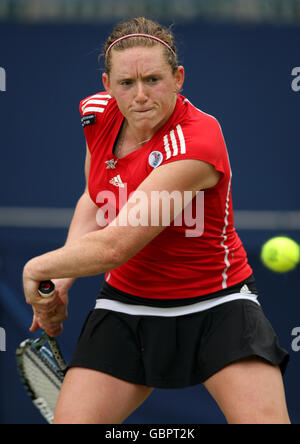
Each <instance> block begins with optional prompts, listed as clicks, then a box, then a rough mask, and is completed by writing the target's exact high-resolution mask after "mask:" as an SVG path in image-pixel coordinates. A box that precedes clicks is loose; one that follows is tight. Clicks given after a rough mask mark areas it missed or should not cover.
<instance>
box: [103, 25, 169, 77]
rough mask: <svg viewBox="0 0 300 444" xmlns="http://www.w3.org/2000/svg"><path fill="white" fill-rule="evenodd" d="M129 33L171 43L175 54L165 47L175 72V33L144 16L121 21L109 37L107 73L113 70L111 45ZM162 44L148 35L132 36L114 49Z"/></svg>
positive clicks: (120, 49) (106, 56)
mask: <svg viewBox="0 0 300 444" xmlns="http://www.w3.org/2000/svg"><path fill="white" fill-rule="evenodd" d="M129 34H148V35H152V36H154V37H157V38H159V39H161V40H163V41H164V42H165V43H167V45H169V46H170V47H171V48H172V50H173V51H174V53H175V54H173V53H172V52H171V51H170V50H169V49H168V48H167V47H164V53H165V57H166V61H167V62H168V63H169V65H170V67H171V69H172V72H173V73H175V72H176V71H177V68H178V58H177V55H176V47H175V41H174V35H173V33H172V31H171V30H170V29H167V28H164V27H163V26H161V25H160V24H159V23H157V22H154V21H152V20H148V19H146V18H144V17H138V18H133V19H132V20H129V21H127V22H123V23H119V24H118V25H117V26H116V27H115V29H114V30H113V32H112V34H111V35H110V36H109V37H108V39H107V41H106V43H105V45H104V51H103V54H102V55H103V56H104V59H105V71H106V73H107V74H109V73H110V71H111V51H109V52H108V54H106V53H107V50H108V48H109V47H110V45H111V44H112V43H113V42H114V41H116V40H118V39H119V38H121V37H124V36H126V35H129ZM155 45H160V43H158V42H157V41H155V40H153V39H151V38H147V37H130V38H128V39H124V40H121V41H120V42H118V43H116V44H115V45H114V47H113V49H115V50H117V51H123V50H124V49H128V48H133V47H137V46H142V47H151V46H155Z"/></svg>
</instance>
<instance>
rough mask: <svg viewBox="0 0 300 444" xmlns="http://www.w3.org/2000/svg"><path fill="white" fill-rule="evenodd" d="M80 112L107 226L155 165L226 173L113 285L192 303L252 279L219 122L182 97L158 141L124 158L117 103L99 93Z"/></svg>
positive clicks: (111, 278)
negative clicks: (118, 144)
mask: <svg viewBox="0 0 300 444" xmlns="http://www.w3.org/2000/svg"><path fill="white" fill-rule="evenodd" d="M80 113H81V116H82V119H81V121H82V126H83V127H84V132H85V136H86V140H87V143H88V147H89V150H90V152H91V167H90V175H89V192H90V196H91V199H92V200H93V201H94V202H95V203H96V205H97V206H98V207H99V212H98V215H97V219H98V222H99V224H100V225H103V226H104V225H105V224H107V223H110V222H111V221H112V220H113V219H114V218H115V217H116V216H117V215H118V213H119V210H120V208H121V207H122V206H123V205H124V204H125V203H126V200H127V199H128V196H130V194H131V193H132V192H134V191H135V190H136V189H137V187H138V186H139V185H140V184H141V183H142V182H143V181H144V180H145V178H146V177H147V176H148V175H149V174H150V173H151V171H153V168H159V166H160V165H164V164H166V163H170V162H174V161H178V160H183V159H198V160H202V161H204V162H208V163H210V164H212V165H213V166H214V167H215V168H216V170H217V171H219V172H221V178H220V180H219V182H218V184H217V185H216V186H214V187H212V188H210V189H207V190H204V191H200V192H199V193H198V195H197V196H196V197H195V198H194V199H193V201H192V203H191V204H190V205H189V206H188V207H187V208H185V209H184V210H183V211H182V213H181V214H180V215H179V216H178V217H177V218H176V219H175V220H174V221H173V222H172V223H171V224H169V226H167V227H166V228H165V229H164V230H163V231H162V232H161V233H160V234H159V235H158V236H157V237H156V238H154V239H153V240H152V241H151V242H150V243H149V244H148V245H146V247H144V248H143V249H142V250H141V251H139V252H138V253H137V254H136V255H135V256H134V257H132V258H131V259H130V260H128V262H126V263H125V264H124V265H122V266H120V267H118V268H116V269H114V270H111V271H110V272H108V273H106V275H105V279H106V281H107V282H109V284H110V285H112V286H113V287H115V288H117V289H119V290H121V291H124V292H126V293H129V294H132V295H134V296H140V297H141V298H151V299H168V298H170V299H185V298H192V297H197V296H206V295H209V294H211V293H215V292H217V291H219V290H222V289H225V288H228V287H230V286H232V285H235V284H238V283H239V282H242V281H243V280H245V279H247V278H248V277H249V276H250V275H251V274H252V269H251V267H250V266H249V264H248V261H247V255H246V252H245V250H244V247H243V245H242V242H241V240H240V238H239V236H238V235H237V233H236V230H235V228H234V220H233V208H232V197H231V177H232V174H231V169H230V163H229V158H228V154H227V149H226V145H225V142H224V138H223V135H222V131H221V128H220V126H219V124H218V122H217V120H216V119H215V118H214V117H212V116H210V115H208V114H206V113H204V112H202V111H200V110H198V109H197V108H195V107H194V106H193V105H192V104H191V103H190V102H189V100H188V99H186V98H185V97H183V96H182V95H179V96H178V100H177V104H176V107H175V110H174V112H173V114H172V116H171V117H170V118H169V120H168V122H167V123H166V124H165V125H164V126H163V127H162V128H161V129H160V130H159V131H158V132H157V133H156V134H155V135H154V136H153V137H152V138H151V140H149V141H148V142H147V143H146V144H145V145H144V146H143V147H141V148H139V149H138V150H136V151H134V152H132V153H130V154H129V155H127V156H125V157H123V158H121V159H118V158H117V157H116V156H115V155H114V153H113V147H114V144H115V141H116V139H117V136H118V133H119V131H120V129H121V127H122V123H123V120H124V116H123V115H122V114H121V112H120V110H119V108H118V106H117V102H116V100H115V99H114V98H111V97H110V96H109V95H108V94H107V93H102V92H100V93H97V94H94V95H92V96H89V97H88V98H86V99H84V100H82V101H81V102H80ZM186 173H187V174H189V171H188V170H187V172H186ZM174 186H175V188H176V178H174ZM187 191H188V190H187ZM193 224H194V226H193Z"/></svg>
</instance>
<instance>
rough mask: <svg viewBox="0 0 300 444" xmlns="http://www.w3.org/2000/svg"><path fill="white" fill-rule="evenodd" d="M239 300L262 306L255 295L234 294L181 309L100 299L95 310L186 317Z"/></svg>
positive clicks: (137, 314)
mask: <svg viewBox="0 0 300 444" xmlns="http://www.w3.org/2000/svg"><path fill="white" fill-rule="evenodd" d="M239 299H245V300H248V301H252V302H255V303H256V304H258V305H260V303H259V302H258V300H257V296H256V295H255V294H242V293H233V294H229V295H227V296H220V297H217V298H214V299H210V300H207V301H201V302H197V303H195V304H191V305H185V306H181V307H168V308H164V307H163V308H162V307H149V306H146V305H131V304H125V303H124V302H119V301H113V300H110V299H98V300H97V301H96V305H95V309H105V310H111V311H117V312H119V313H126V314H130V315H136V316H164V317H172V316H184V315H187V314H192V313H198V312H200V311H204V310H208V309H210V308H213V307H216V306H217V305H221V304H224V303H226V302H232V301H237V300H239Z"/></svg>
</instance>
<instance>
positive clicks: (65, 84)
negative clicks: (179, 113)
mask: <svg viewBox="0 0 300 444" xmlns="http://www.w3.org/2000/svg"><path fill="white" fill-rule="evenodd" d="M110 30H111V26H110V25H105V26H104V25H98V26H96V25H92V26H90V25H80V26H79V25H78V26H76V25H68V26H66V25H64V26H63V25H45V26H41V25H37V26H32V25H31V26H30V25H28V26H26V25H5V24H1V25H0V66H2V67H4V68H5V69H6V72H7V91H6V92H5V93H3V92H1V93H0V147H1V148H0V172H1V174H0V211H1V210H2V211H3V208H2V207H24V208H25V207H50V208H51V207H53V208H71V207H74V205H75V204H76V201H77V199H78V197H79V196H80V194H81V192H82V190H83V186H84V175H83V161H84V156H85V143H84V136H83V131H82V128H81V126H80V119H79V112H78V104H79V101H80V100H81V99H82V98H84V97H86V96H88V95H90V94H93V93H95V92H97V91H99V90H100V89H101V88H102V87H101V77H100V75H101V71H100V70H99V68H100V67H99V65H98V62H97V57H98V54H99V52H101V47H102V44H103V42H104V40H105V38H106V36H107V35H108V34H109V32H110ZM175 33H176V36H177V43H178V47H179V53H180V59H181V63H182V64H184V66H185V68H186V81H185V85H184V91H183V94H184V95H185V96H187V97H188V98H189V99H190V100H191V101H192V103H194V104H195V105H196V106H197V107H199V108H201V109H202V110H203V111H205V112H207V113H209V114H213V115H214V116H215V117H216V118H217V119H218V120H219V122H220V123H221V125H222V128H223V132H224V135H225V139H226V142H227V145H228V150H229V155H230V159H231V165H232V169H233V199H234V206H235V208H236V209H238V210H279V211H288V210H295V211H296V210H299V195H298V192H299V181H298V169H299V163H300V151H299V134H300V128H299V104H300V92H298V93H297V92H294V91H293V90H292V88H291V82H292V76H291V71H292V69H293V68H294V67H296V66H300V58H299V43H300V29H299V28H291V27H289V28H285V27H277V26H238V25H235V26H230V25H208V24H204V23H198V24H196V23H195V24H189V25H177V26H175ZM282 233H283V234H287V235H289V236H292V237H294V238H295V239H296V240H297V241H298V242H300V233H299V231H298V230H296V229H295V231H289V230H288V228H286V229H284V230H283V231H282V230H281V231H280V232H278V231H271V230H265V231H263V230H258V231H256V230H249V231H246V230H241V231H240V232H239V234H240V236H241V238H242V240H243V241H244V244H245V247H246V249H247V251H248V256H249V261H250V263H251V265H252V267H253V268H254V271H255V274H256V278H257V282H258V287H259V289H260V292H261V297H260V301H261V303H262V305H263V308H264V310H265V313H266V315H267V316H268V318H269V319H270V320H271V321H272V324H273V325H274V327H275V329H276V331H277V332H278V334H279V336H280V341H281V344H282V345H283V346H284V347H285V348H286V349H287V350H288V351H289V352H290V353H291V364H290V366H289V368H288V371H287V373H286V377H285V384H286V391H287V399H288V404H289V410H290V414H291V418H292V420H293V422H296V423H300V407H299V403H298V399H299V395H300V383H299V380H298V374H299V370H300V353H299V354H297V353H296V352H293V351H292V349H291V342H292V339H293V338H292V336H291V331H292V329H293V328H294V327H297V326H300V294H299V293H300V292H299V268H298V269H297V270H295V271H293V272H292V273H289V274H286V275H283V276H281V275H275V274H273V273H271V272H270V271H268V270H266V269H265V268H263V266H262V265H261V263H260V261H259V250H260V247H261V244H262V242H263V241H264V240H266V239H268V238H269V237H271V236H273V235H277V234H282ZM66 234H67V230H66V229H46V228H34V229H32V228H13V227H8V226H7V227H5V226H2V227H0V304H1V311H0V326H1V327H3V328H5V330H6V335H7V351H6V352H0V423H26V422H30V423H43V420H42V419H41V418H40V416H39V413H38V412H37V411H35V408H34V407H33V406H32V405H31V402H30V400H29V398H28V397H27V395H26V394H25V392H24V391H23V388H22V387H21V385H20V383H19V381H18V376H17V373H16V369H15V362H14V352H15V349H16V347H17V345H18V344H19V342H20V341H21V340H23V339H24V338H25V337H27V336H28V328H29V325H30V321H31V310H30V308H29V307H28V306H26V305H25V303H24V300H23V295H22V285H21V273H22V267H23V265H24V263H26V261H27V260H28V259H29V258H31V257H33V256H35V255H39V254H41V253H43V252H45V251H49V250H52V249H55V248H57V247H59V246H61V244H62V243H63V242H64V239H65V237H66ZM101 281H102V276H100V277H93V278H86V279H80V280H78V281H77V282H76V283H75V285H74V287H73V289H72V292H71V298H70V299H71V303H70V315H69V319H68V320H67V321H66V323H65V332H64V335H63V336H62V337H61V344H62V348H63V349H64V351H65V354H66V355H67V357H69V356H70V355H71V353H72V350H73V348H74V346H75V344H76V339H77V336H78V334H79V332H80V328H81V325H82V322H83V320H84V318H85V316H86V314H87V313H88V311H89V309H90V308H91V307H92V306H93V303H94V300H95V297H96V295H97V293H98V289H99V287H100V284H101ZM127 422H130V423H165V424H166V423H173V424H175V423H221V422H224V418H223V416H222V414H221V413H220V412H219V411H218V409H217V407H216V405H215V404H214V401H212V400H211V398H210V397H209V395H208V394H207V393H206V392H205V390H204V389H203V388H202V387H201V386H197V387H192V388H189V389H185V390H174V391H169V390H156V391H155V392H154V394H153V395H152V396H151V397H150V398H149V399H148V400H147V401H146V403H145V404H144V405H143V406H142V407H141V408H140V409H139V410H138V411H137V412H136V413H134V414H133V415H132V416H131V417H130V418H129V419H128V421H127Z"/></svg>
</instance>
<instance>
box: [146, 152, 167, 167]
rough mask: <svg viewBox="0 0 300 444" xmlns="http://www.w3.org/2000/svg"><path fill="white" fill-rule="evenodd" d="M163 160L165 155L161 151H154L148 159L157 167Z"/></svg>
mask: <svg viewBox="0 0 300 444" xmlns="http://www.w3.org/2000/svg"><path fill="white" fill-rule="evenodd" d="M163 160H164V156H163V155H162V153H161V152H160V151H152V153H150V154H149V158H148V161H149V165H150V166H151V167H152V168H157V167H158V166H159V165H160V164H161V163H162V161H163Z"/></svg>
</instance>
